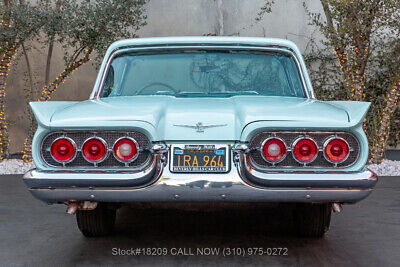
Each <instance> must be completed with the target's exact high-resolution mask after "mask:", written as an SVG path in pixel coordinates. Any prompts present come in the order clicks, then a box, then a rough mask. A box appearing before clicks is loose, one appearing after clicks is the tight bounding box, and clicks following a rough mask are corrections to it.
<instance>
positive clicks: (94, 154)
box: [82, 137, 108, 163]
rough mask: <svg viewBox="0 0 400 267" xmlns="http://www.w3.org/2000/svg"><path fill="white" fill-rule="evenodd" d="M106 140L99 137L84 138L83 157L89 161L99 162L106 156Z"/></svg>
mask: <svg viewBox="0 0 400 267" xmlns="http://www.w3.org/2000/svg"><path fill="white" fill-rule="evenodd" d="M107 152H108V146H107V142H106V141H104V140H103V139H102V138H99V137H91V138H89V139H86V141H85V142H84V143H83V145H82V155H83V157H84V158H85V159H86V160H87V161H89V162H91V163H99V162H102V161H103V160H105V159H106V158H107Z"/></svg>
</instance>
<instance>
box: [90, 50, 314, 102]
mask: <svg viewBox="0 0 400 267" xmlns="http://www.w3.org/2000/svg"><path fill="white" fill-rule="evenodd" d="M185 49H199V50H210V49H213V50H227V49H230V50H248V51H268V52H279V53H287V54H289V55H291V56H292V57H293V58H294V60H295V62H296V65H297V70H298V71H299V75H300V78H301V82H302V85H303V90H304V93H305V95H306V98H308V99H313V98H314V97H313V96H311V93H310V92H311V90H310V88H308V86H307V83H306V81H305V78H304V73H303V70H302V68H301V65H300V61H299V59H298V58H297V56H296V54H295V53H294V52H293V51H292V50H291V49H290V48H288V47H281V48H276V47H261V46H250V47H249V46H247V47H246V46H235V45H231V46H230V45H224V46H223V47H221V46H216V45H212V44H210V45H205V46H204V45H201V44H199V45H180V46H174V45H173V44H171V45H168V46H166V47H164V46H156V45H155V46H153V47H151V46H150V47H129V48H121V49H118V50H115V51H113V52H112V54H111V55H110V56H109V58H108V59H107V62H106V65H105V67H104V70H103V72H102V74H101V79H100V84H99V87H98V88H97V91H96V92H95V93H94V94H93V98H91V99H99V98H101V97H100V95H101V93H102V92H103V86H104V81H105V78H106V75H107V73H108V70H109V68H110V65H111V61H112V60H113V59H114V58H115V57H116V56H118V55H120V54H124V53H129V52H135V51H140V52H143V51H158V50H185Z"/></svg>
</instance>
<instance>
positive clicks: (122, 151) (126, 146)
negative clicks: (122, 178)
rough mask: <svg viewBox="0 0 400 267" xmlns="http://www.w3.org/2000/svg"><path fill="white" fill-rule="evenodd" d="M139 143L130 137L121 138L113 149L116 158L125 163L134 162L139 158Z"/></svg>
mask: <svg viewBox="0 0 400 267" xmlns="http://www.w3.org/2000/svg"><path fill="white" fill-rule="evenodd" d="M138 148H139V146H138V143H137V142H136V140H135V139H133V138H130V137H121V138H119V139H118V140H117V141H115V144H114V147H113V154H114V157H115V158H116V159H117V160H119V161H120V162H123V163H129V162H132V161H134V160H135V159H136V158H137V157H138V156H139V153H138Z"/></svg>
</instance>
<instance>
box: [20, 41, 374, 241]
mask: <svg viewBox="0 0 400 267" xmlns="http://www.w3.org/2000/svg"><path fill="white" fill-rule="evenodd" d="M30 105H31V107H32V110H33V113H34V115H35V117H36V120H37V123H38V129H37V132H36V134H35V136H34V139H33V144H32V156H33V160H34V163H35V166H36V169H33V170H30V171H29V172H28V173H26V174H25V176H24V181H25V183H26V185H27V186H28V188H29V191H30V192H31V193H32V194H33V196H35V197H36V198H38V199H40V200H42V201H44V202H46V203H64V204H66V205H68V207H67V211H68V212H69V213H71V214H74V213H76V215H77V216H76V219H77V224H78V227H79V229H80V230H81V232H82V233H83V234H84V235H85V236H101V235H104V234H107V233H110V231H111V230H112V228H113V226H114V222H115V217H116V210H117V208H118V207H121V206H122V205H124V204H129V203H149V202H157V203H171V202H179V203H182V202H185V203H192V204H193V203H194V202H195V203H199V202H200V203H215V202H243V203H251V202H262V203H292V204H293V206H292V205H291V204H287V205H289V206H290V207H293V210H294V216H293V219H294V220H295V224H294V225H295V226H296V228H297V230H298V233H299V234H301V235H302V236H308V237H322V236H323V235H324V233H325V232H326V231H327V230H328V228H329V224H330V218H331V210H334V211H340V210H341V208H342V206H341V205H342V204H350V203H355V202H357V201H359V200H362V199H363V198H365V197H367V196H368V195H369V194H370V193H371V191H372V190H373V187H374V186H375V184H376V182H377V177H376V175H375V174H374V173H372V172H371V171H369V170H367V169H366V167H365V164H366V161H367V158H368V142H367V138H366V135H365V133H364V131H363V128H362V126H363V120H364V117H365V115H366V113H367V111H368V108H369V105H370V103H366V102H352V101H319V100H317V99H316V98H315V94H314V91H313V88H312V85H311V81H310V78H309V76H308V74H307V70H306V66H305V63H304V61H303V58H302V56H301V54H300V52H299V49H298V48H297V47H296V45H295V44H294V43H292V42H290V41H287V40H280V39H267V38H243V37H170V38H143V39H141V38H137V39H130V40H121V41H117V42H115V43H113V44H112V45H111V46H110V47H109V49H108V51H107V53H106V55H105V58H104V61H103V62H102V65H101V67H100V71H99V74H98V77H97V80H96V82H95V85H94V88H93V91H92V94H91V96H90V98H89V100H86V101H83V102H73V101H50V102H32V103H30ZM228 205H229V204H228ZM285 205H286V204H285Z"/></svg>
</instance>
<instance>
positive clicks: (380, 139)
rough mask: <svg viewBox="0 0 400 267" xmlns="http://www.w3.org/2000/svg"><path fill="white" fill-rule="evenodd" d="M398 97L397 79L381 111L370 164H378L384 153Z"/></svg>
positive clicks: (398, 83) (398, 80)
mask: <svg viewBox="0 0 400 267" xmlns="http://www.w3.org/2000/svg"><path fill="white" fill-rule="evenodd" d="M399 96H400V77H398V78H397V81H396V82H395V83H394V84H393V85H392V88H391V89H390V91H389V93H388V96H387V102H386V106H385V108H384V109H383V113H382V119H381V123H380V125H379V128H378V131H377V136H376V139H375V141H374V146H373V148H372V150H371V159H370V163H372V164H378V163H380V162H381V161H382V159H383V154H384V152H385V147H386V142H387V139H388V136H389V127H390V120H391V118H392V115H393V111H394V109H395V107H396V104H397V102H398V99H399Z"/></svg>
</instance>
